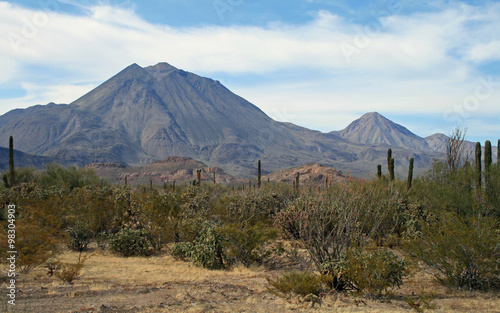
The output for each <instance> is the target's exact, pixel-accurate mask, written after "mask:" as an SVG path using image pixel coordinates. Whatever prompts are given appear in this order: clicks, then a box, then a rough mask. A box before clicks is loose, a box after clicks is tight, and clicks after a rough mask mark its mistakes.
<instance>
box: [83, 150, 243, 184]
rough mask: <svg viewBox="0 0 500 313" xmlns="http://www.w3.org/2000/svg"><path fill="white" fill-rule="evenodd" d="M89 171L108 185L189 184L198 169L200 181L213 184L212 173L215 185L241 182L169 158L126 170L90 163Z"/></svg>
mask: <svg viewBox="0 0 500 313" xmlns="http://www.w3.org/2000/svg"><path fill="white" fill-rule="evenodd" d="M86 168H92V169H93V170H94V171H95V172H96V174H97V175H99V176H100V177H102V178H104V179H106V180H107V181H109V182H111V183H115V184H116V183H117V184H121V183H122V184H125V178H126V179H127V184H129V185H132V186H135V185H146V184H149V183H150V181H153V184H154V185H155V186H162V185H164V183H165V184H167V185H171V184H173V183H174V181H175V183H176V184H183V183H191V182H192V181H193V180H195V179H196V177H197V172H196V171H197V170H199V169H201V171H202V172H201V180H202V182H213V179H214V174H215V180H216V182H217V183H224V184H228V183H237V182H239V181H240V180H238V179H237V178H235V177H233V176H230V175H228V174H226V173H225V172H224V171H223V170H222V169H221V168H218V167H209V166H207V165H205V164H203V163H201V162H198V161H196V160H193V159H191V158H187V157H168V158H166V159H163V160H160V161H156V162H154V163H151V164H148V165H145V166H137V167H126V166H125V165H123V164H118V163H93V164H89V165H87V166H86Z"/></svg>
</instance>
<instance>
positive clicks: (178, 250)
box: [171, 242, 194, 261]
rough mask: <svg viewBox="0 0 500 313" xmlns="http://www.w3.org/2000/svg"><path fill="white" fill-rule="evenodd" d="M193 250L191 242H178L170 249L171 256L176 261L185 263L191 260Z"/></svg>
mask: <svg viewBox="0 0 500 313" xmlns="http://www.w3.org/2000/svg"><path fill="white" fill-rule="evenodd" d="M193 250H194V247H193V244H192V243H191V242H179V243H176V244H175V245H174V246H173V247H172V250H171V254H172V256H173V257H174V259H176V260H182V261H187V260H189V259H190V258H191V254H192V252H193Z"/></svg>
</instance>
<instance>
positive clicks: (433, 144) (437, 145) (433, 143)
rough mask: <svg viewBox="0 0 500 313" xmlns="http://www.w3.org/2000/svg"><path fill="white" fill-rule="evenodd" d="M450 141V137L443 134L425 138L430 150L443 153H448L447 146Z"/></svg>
mask: <svg viewBox="0 0 500 313" xmlns="http://www.w3.org/2000/svg"><path fill="white" fill-rule="evenodd" d="M448 139H449V137H448V136H446V135H445V134H441V133H437V134H434V135H430V136H428V137H425V141H426V142H427V145H428V146H429V149H431V150H433V151H438V152H442V153H446V144H447V142H448Z"/></svg>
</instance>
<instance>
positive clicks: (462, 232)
mask: <svg viewBox="0 0 500 313" xmlns="http://www.w3.org/2000/svg"><path fill="white" fill-rule="evenodd" d="M499 226H500V224H499V222H498V220H497V219H495V218H488V217H474V218H472V217H468V218H464V217H459V216H456V215H454V214H451V215H449V216H443V218H442V219H441V220H440V221H439V222H437V223H436V224H435V225H426V226H425V227H424V228H423V231H422V236H421V238H418V239H416V240H413V241H411V242H408V243H407V244H406V245H405V248H406V250H407V251H408V252H410V254H411V255H412V256H414V257H415V258H417V259H418V260H420V261H422V262H424V263H425V264H427V265H428V266H430V267H431V268H432V269H433V270H434V271H435V273H434V275H435V277H436V279H437V280H438V281H439V282H440V283H441V284H443V285H445V286H448V287H452V288H458V289H469V290H472V289H475V290H488V289H500V232H499V231H498V229H499Z"/></svg>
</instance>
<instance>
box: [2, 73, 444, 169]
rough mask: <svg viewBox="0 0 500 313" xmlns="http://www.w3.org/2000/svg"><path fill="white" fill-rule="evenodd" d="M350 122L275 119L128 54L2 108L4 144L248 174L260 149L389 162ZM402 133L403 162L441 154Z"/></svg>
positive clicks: (351, 162)
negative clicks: (75, 90)
mask: <svg viewBox="0 0 500 313" xmlns="http://www.w3.org/2000/svg"><path fill="white" fill-rule="evenodd" d="M377 114H378V113H377ZM372 115H373V114H372ZM371 118H372V119H373V118H375V119H379V120H381V121H382V122H383V123H379V124H380V125H378V126H377V124H376V123H375V124H374V125H375V126H377V127H378V128H379V129H382V130H383V129H384V127H386V128H387V127H389V126H390V127H389V128H390V129H392V132H390V135H391V136H393V137H397V136H396V134H397V131H401V132H404V129H406V128H404V127H402V126H401V128H398V127H397V126H394V125H397V124H395V123H393V122H390V121H389V120H387V121H386V119H385V118H384V117H383V116H381V115H380V116H377V115H375V116H371ZM355 122H356V121H355ZM355 122H353V123H355ZM391 123H393V124H394V125H393V124H391ZM372 124H373V123H372ZM356 125H357V126H356ZM374 125H372V126H371V127H372V128H373V127H375V126H374ZM384 125H385V126H384ZM387 125H389V126H387ZM350 126H351V127H350V128H349V127H348V128H346V129H345V130H344V131H341V132H330V133H322V132H318V131H313V130H310V129H307V128H305V127H301V126H298V125H294V124H291V123H281V122H277V121H274V120H273V119H271V118H270V117H269V116H267V115H266V114H265V113H264V112H263V111H262V110H261V109H259V108H258V107H256V106H255V105H253V104H252V103H250V102H248V101H247V100H245V99H243V98H242V97H240V96H238V95H236V94H234V93H233V92H231V91H230V90H229V89H227V88H226V87H225V86H223V85H222V84H221V83H220V82H218V81H215V80H213V79H211V78H205V77H200V76H198V75H196V74H193V73H190V72H186V71H183V70H181V69H177V68H176V67H174V66H172V65H170V64H168V63H159V64H157V65H154V66H149V67H145V68H142V67H141V66H139V65H137V64H132V65H130V66H128V67H126V68H125V69H123V70H122V71H120V72H119V73H117V74H116V75H114V76H113V77H111V78H110V79H108V80H106V81H105V82H103V83H102V84H101V85H99V86H98V87H96V88H95V89H93V90H92V91H90V92H89V93H87V94H85V95H83V96H82V97H80V98H78V99H77V100H75V101H73V102H72V103H70V104H59V105H56V104H53V103H51V104H48V105H46V106H34V107H30V108H28V109H23V110H13V111H11V112H8V113H6V114H4V115H2V116H0V146H1V145H2V144H6V143H7V142H8V141H7V140H8V136H10V135H13V136H14V138H15V141H16V147H17V148H18V149H19V150H20V151H23V152H26V153H30V154H37V155H43V156H49V157H56V158H60V159H71V160H75V162H76V163H77V164H80V165H86V164H90V163H124V164H127V165H130V166H141V165H145V164H149V163H152V162H154V161H157V160H161V159H164V158H166V157H169V156H182V157H190V158H193V159H196V160H198V161H200V162H203V163H205V164H206V165H207V166H210V167H221V168H223V169H224V170H225V171H226V172H228V173H229V174H231V175H235V176H242V177H245V176H253V175H254V174H255V167H256V163H257V160H259V159H261V160H262V162H263V164H266V166H267V167H268V168H267V171H269V172H271V171H275V170H280V169H284V168H288V167H293V166H299V165H301V164H307V163H321V164H324V165H326V166H332V167H334V168H338V169H340V170H343V171H349V170H351V172H352V173H358V174H361V173H363V172H365V171H366V170H367V169H369V168H372V167H374V166H375V164H376V163H381V162H384V160H385V156H386V152H387V146H386V145H383V144H379V143H377V142H375V143H371V144H366V143H363V140H364V141H367V140H368V141H369V138H367V137H366V136H364V135H362V133H363V132H365V133H366V129H364V130H363V127H362V126H363V125H362V123H361V124H360V123H359V122H358V123H357V124H353V125H350ZM355 126H356V127H355ZM365 128H366V127H365ZM408 132H409V131H408ZM353 134H354V135H353ZM353 136H354V137H356V138H358V139H357V141H356V140H353V139H352V137H353ZM406 136H407V137H406V138H407V141H409V142H410V143H412V144H413V146H411V145H410V146H409V147H408V146H405V145H402V146H398V144H401V143H402V141H404V140H399V141H397V140H396V141H394V143H395V144H394V145H393V147H392V148H393V153H394V155H395V156H397V157H398V158H400V159H401V164H400V165H401V166H404V164H403V163H404V162H403V161H404V160H407V159H409V158H410V157H413V156H416V155H418V156H419V160H420V161H419V162H420V164H417V165H416V166H421V167H428V166H430V164H431V160H432V158H435V157H440V156H441V154H440V153H438V152H434V151H431V150H430V149H427V150H423V149H419V146H418V145H417V144H416V143H419V142H420V141H419V140H417V138H415V137H417V136H416V135H414V134H413V136H411V134H406ZM385 138H386V139H387V140H389V139H390V137H387V136H386V137H385ZM410 139H411V140H410ZM422 140H424V139H422ZM359 141H361V142H359ZM424 141H425V140H424ZM4 142H5V143H4Z"/></svg>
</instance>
